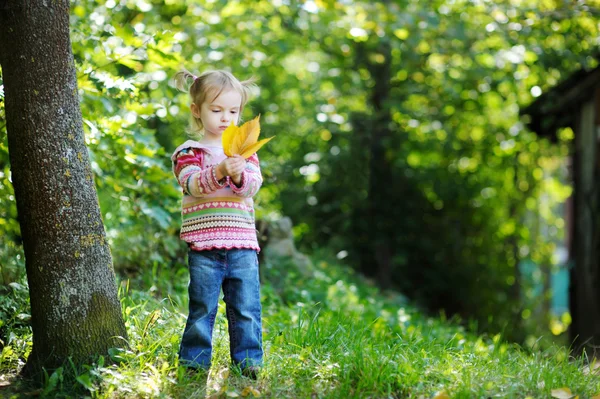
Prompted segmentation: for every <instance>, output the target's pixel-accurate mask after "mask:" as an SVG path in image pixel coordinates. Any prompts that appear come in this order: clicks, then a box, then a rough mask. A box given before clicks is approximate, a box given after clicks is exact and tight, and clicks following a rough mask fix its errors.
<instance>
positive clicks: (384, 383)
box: [0, 253, 600, 399]
mask: <svg viewBox="0 0 600 399" xmlns="http://www.w3.org/2000/svg"><path fill="white" fill-rule="evenodd" d="M327 258H328V256H327V254H326V253H321V254H320V255H319V256H318V257H314V258H313V262H314V264H315V268H314V270H313V271H312V272H311V275H310V284H298V283H297V281H296V280H291V279H290V280H289V281H288V282H289V283H292V284H290V285H291V286H292V287H293V288H290V289H288V290H287V291H286V292H285V293H284V294H283V295H284V296H281V295H279V294H277V292H278V291H279V289H278V288H276V287H274V286H273V285H271V284H270V283H269V282H268V281H266V282H265V284H264V285H263V290H262V293H263V295H262V297H263V298H262V302H263V313H264V323H263V326H264V344H265V351H266V364H265V367H264V370H263V372H262V374H261V377H260V378H259V380H258V381H256V382H254V381H251V380H248V379H245V378H242V377H240V376H239V375H237V374H236V373H235V372H231V373H230V372H229V342H228V338H227V325H226V322H225V320H226V318H225V314H224V312H225V309H224V306H223V305H222V304H221V305H220V307H219V314H218V316H217V319H216V325H215V334H214V362H213V367H212V369H211V372H210V373H209V374H208V375H203V374H193V373H191V374H190V373H187V372H186V371H185V369H184V368H183V367H180V366H179V365H178V361H177V350H178V346H179V341H180V338H181V334H182V331H183V326H184V324H185V318H186V311H185V309H186V307H187V293H186V286H185V283H186V281H187V273H186V272H185V268H183V265H179V266H180V268H178V269H177V270H180V272H177V273H172V271H169V270H166V269H163V270H160V269H157V268H155V270H154V271H153V272H152V273H151V272H146V273H144V274H143V275H141V276H138V277H137V278H136V279H135V280H125V281H122V282H121V283H120V288H121V289H120V294H121V298H122V299H121V302H122V309H123V314H124V317H125V319H126V323H127V329H128V334H129V337H130V342H129V348H128V349H121V350H116V349H115V350H112V351H111V353H110V359H103V358H100V359H98V361H97V362H95V363H94V364H90V365H85V366H83V367H81V368H79V369H77V370H75V369H73V368H72V366H69V365H68V364H67V365H65V367H63V368H61V369H58V370H55V371H54V372H52V373H48V376H47V377H46V380H45V384H44V385H43V387H42V388H41V389H40V390H37V391H33V392H38V393H37V394H38V395H40V394H41V395H42V396H45V397H59V398H60V397H72V396H73V395H75V393H77V395H78V396H84V395H86V396H88V397H92V398H98V399H100V398H121V397H204V396H209V395H214V397H239V396H242V397H244V396H246V397H253V394H252V392H254V393H256V394H258V395H260V397H265V398H271V397H272V398H280V397H296V398H308V397H322V398H339V397H356V398H358V397H390V396H392V397H408V396H411V397H412V396H415V397H419V396H421V395H423V396H424V397H432V396H433V395H434V394H436V393H438V392H442V391H443V392H446V393H447V394H448V395H449V396H450V397H457V398H460V397H493V396H496V395H501V396H508V397H527V396H531V397H550V392H551V390H553V389H559V388H563V387H568V388H569V389H570V390H571V391H572V392H573V393H574V394H577V395H580V397H591V396H593V395H595V394H597V393H598V392H600V375H599V374H597V370H596V371H594V368H593V367H594V364H591V365H587V364H586V363H585V358H579V359H578V360H573V359H570V358H569V356H568V352H567V350H566V349H565V348H561V347H556V346H550V347H548V348H546V349H543V350H542V349H540V348H539V347H534V348H529V349H523V348H521V347H519V346H518V345H515V344H511V343H508V342H506V341H505V340H504V338H503V337H502V336H501V335H494V336H488V335H482V336H476V335H473V334H471V333H470V332H468V331H466V329H465V328H464V327H461V326H459V325H458V324H457V323H455V322H454V321H447V320H445V319H444V318H443V317H441V318H432V317H427V316H425V315H423V314H422V313H421V312H419V311H418V310H417V309H415V308H414V307H412V306H410V305H408V304H407V303H406V300H405V298H404V297H402V296H398V295H397V294H395V293H394V292H392V291H390V292H385V293H383V294H382V293H381V292H380V291H379V290H378V289H377V288H376V287H375V286H374V285H373V284H372V283H369V282H366V281H365V280H364V279H363V278H360V277H359V276H357V275H353V274H352V273H350V275H349V274H348V272H347V270H348V268H347V266H346V265H342V264H339V263H337V262H334V261H331V260H329V259H327ZM265 272H266V273H267V275H269V276H270V275H273V274H275V275H277V276H279V277H278V278H281V279H285V275H286V274H287V273H289V274H290V275H292V276H293V275H298V274H300V273H302V271H301V270H299V269H298V268H297V267H295V266H294V264H292V263H290V264H286V265H283V264H279V266H278V265H271V266H270V267H269V268H268V269H267V270H265ZM293 282H295V284H293ZM159 293H160V294H159ZM315 298H319V300H318V301H316V300H315ZM297 299H301V300H302V301H297V302H295V303H293V301H295V300H297ZM283 303H289V305H283ZM26 340H28V341H30V340H31V336H30V335H29V336H27V337H26ZM14 350H15V352H16V353H17V355H18V356H19V357H20V358H23V357H25V356H26V353H24V352H23V351H22V350H21V349H18V348H14ZM10 366H11V365H10V364H8V363H5V362H4V361H2V362H0V373H6V372H11V371H12V369H11V368H10ZM73 376H74V377H73ZM14 384H15V385H13V386H12V387H10V388H9V390H8V391H4V392H7V393H9V394H10V393H12V394H15V395H18V394H19V393H31V392H32V390H33V389H34V388H32V387H25V386H19V385H18V384H17V383H16V382H14ZM248 395H250V396H248Z"/></svg>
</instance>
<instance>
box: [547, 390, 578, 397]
mask: <svg viewBox="0 0 600 399" xmlns="http://www.w3.org/2000/svg"><path fill="white" fill-rule="evenodd" d="M552 397H553V398H556V399H571V398H574V397H575V395H573V393H572V392H571V390H570V389H569V388H559V389H553V390H552Z"/></svg>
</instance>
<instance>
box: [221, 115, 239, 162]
mask: <svg viewBox="0 0 600 399" xmlns="http://www.w3.org/2000/svg"><path fill="white" fill-rule="evenodd" d="M238 130H239V127H237V126H236V125H234V124H233V122H231V124H230V125H229V126H227V129H225V131H224V132H223V135H222V136H221V142H222V143H223V151H224V152H225V155H227V156H228V157H232V156H233V154H232V153H231V145H232V143H233V139H234V138H235V136H236V134H237V133H238Z"/></svg>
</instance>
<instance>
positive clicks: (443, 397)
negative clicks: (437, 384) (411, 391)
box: [432, 391, 450, 399]
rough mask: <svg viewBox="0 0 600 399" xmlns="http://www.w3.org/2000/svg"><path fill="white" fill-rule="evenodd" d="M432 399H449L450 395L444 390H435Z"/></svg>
mask: <svg viewBox="0 0 600 399" xmlns="http://www.w3.org/2000/svg"><path fill="white" fill-rule="evenodd" d="M432 399H450V396H448V394H447V393H446V391H439V392H437V393H436V394H435V395H434V396H433V398H432Z"/></svg>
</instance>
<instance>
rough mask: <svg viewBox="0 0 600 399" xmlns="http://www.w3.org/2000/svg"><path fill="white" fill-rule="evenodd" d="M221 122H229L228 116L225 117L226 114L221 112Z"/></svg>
mask: <svg viewBox="0 0 600 399" xmlns="http://www.w3.org/2000/svg"><path fill="white" fill-rule="evenodd" d="M221 120H222V121H223V122H229V115H227V113H226V112H223V114H222V115H221Z"/></svg>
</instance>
